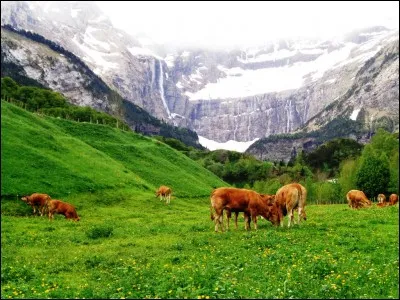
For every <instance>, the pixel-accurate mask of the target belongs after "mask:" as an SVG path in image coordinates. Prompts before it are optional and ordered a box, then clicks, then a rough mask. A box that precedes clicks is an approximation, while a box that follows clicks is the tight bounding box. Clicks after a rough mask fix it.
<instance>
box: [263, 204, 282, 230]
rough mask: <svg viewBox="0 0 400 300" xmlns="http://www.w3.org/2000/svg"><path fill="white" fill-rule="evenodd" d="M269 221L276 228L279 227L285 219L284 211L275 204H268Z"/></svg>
mask: <svg viewBox="0 0 400 300" xmlns="http://www.w3.org/2000/svg"><path fill="white" fill-rule="evenodd" d="M266 216H267V220H268V221H270V222H271V223H272V225H274V226H279V224H280V223H281V220H282V219H283V214H282V210H281V209H280V208H279V207H278V205H276V203H274V204H268V206H267V214H266Z"/></svg>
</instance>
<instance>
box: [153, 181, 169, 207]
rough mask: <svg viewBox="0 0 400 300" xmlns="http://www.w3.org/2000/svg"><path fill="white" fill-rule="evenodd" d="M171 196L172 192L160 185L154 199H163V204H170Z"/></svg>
mask: <svg viewBox="0 0 400 300" xmlns="http://www.w3.org/2000/svg"><path fill="white" fill-rule="evenodd" d="M171 194H172V190H171V189H170V188H169V187H167V186H165V185H162V186H160V187H159V188H158V190H157V191H156V198H157V197H158V196H160V201H161V200H163V199H165V204H169V203H170V202H171Z"/></svg>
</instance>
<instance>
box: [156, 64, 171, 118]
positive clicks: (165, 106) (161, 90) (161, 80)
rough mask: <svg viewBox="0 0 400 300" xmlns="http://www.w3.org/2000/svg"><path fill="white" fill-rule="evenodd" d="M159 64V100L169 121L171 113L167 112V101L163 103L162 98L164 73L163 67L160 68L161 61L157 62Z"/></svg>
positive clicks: (163, 99)
mask: <svg viewBox="0 0 400 300" xmlns="http://www.w3.org/2000/svg"><path fill="white" fill-rule="evenodd" d="M159 63H160V76H159V80H158V85H159V88H160V94H161V100H162V102H163V105H164V108H165V110H166V112H167V114H168V119H171V112H170V111H169V108H168V105H167V101H165V98H164V73H163V66H162V62H161V60H159Z"/></svg>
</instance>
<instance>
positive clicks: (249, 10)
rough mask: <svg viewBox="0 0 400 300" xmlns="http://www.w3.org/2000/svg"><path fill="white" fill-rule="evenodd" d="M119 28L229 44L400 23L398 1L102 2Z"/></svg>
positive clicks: (325, 34) (186, 40)
mask: <svg viewBox="0 0 400 300" xmlns="http://www.w3.org/2000/svg"><path fill="white" fill-rule="evenodd" d="M97 3H98V5H99V6H100V8H101V9H102V10H103V11H104V12H105V14H107V15H108V16H109V17H110V19H111V21H112V23H113V25H114V26H115V27H118V28H121V29H124V30H125V31H127V32H129V33H132V34H137V33H140V32H144V33H146V34H147V35H148V36H150V37H151V38H152V39H154V40H155V41H156V42H159V43H165V42H171V41H172V42H178V43H180V44H194V45H212V46H218V45H221V46H227V45H235V44H251V43H256V44H259V43H260V42H261V43H262V42H263V41H265V40H270V39H274V38H277V37H278V38H279V37H283V38H284V37H296V36H302V37H321V36H322V37H332V36H335V35H340V34H342V33H344V32H348V31H349V30H351V29H354V28H360V27H364V26H369V25H384V26H387V27H389V28H397V29H398V27H399V25H398V24H399V1H361V2H359V1H354V2H351V1H343V2H338V1H331V2H330V1H329V2H326V1H321V2H314V1H304V2H298V1H295V2H291V1H287V2H285V1H277V2H274V1H232V2H226V1H205V2H203V1H193V2H192V1H186V2H182V1H160V2H158V1H143V2H142V1H112V2H108V1H101V2H97Z"/></svg>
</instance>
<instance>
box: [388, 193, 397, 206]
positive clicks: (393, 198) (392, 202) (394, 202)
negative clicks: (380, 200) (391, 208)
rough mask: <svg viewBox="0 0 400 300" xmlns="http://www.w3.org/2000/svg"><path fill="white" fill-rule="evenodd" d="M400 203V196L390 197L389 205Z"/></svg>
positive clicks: (393, 195)
mask: <svg viewBox="0 0 400 300" xmlns="http://www.w3.org/2000/svg"><path fill="white" fill-rule="evenodd" d="M397 202H399V196H398V195H397V194H391V195H390V197H389V205H396V203H397Z"/></svg>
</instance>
